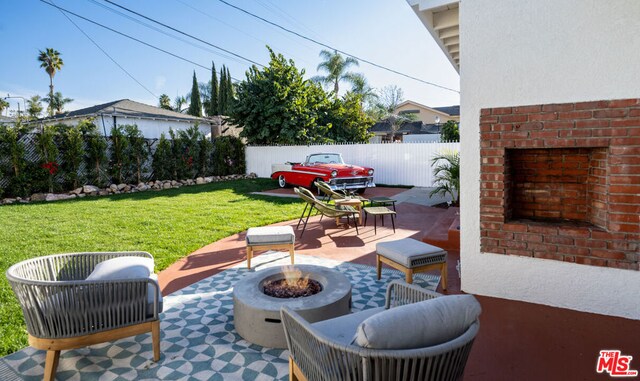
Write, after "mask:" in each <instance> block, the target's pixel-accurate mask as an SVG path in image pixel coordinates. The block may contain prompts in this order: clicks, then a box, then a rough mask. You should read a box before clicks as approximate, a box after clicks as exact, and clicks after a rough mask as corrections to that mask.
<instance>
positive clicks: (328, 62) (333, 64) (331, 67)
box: [313, 49, 359, 98]
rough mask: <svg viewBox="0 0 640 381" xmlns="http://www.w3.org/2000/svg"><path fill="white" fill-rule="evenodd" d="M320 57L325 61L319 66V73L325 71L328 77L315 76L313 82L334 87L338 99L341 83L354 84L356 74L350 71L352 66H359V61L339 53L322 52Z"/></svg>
mask: <svg viewBox="0 0 640 381" xmlns="http://www.w3.org/2000/svg"><path fill="white" fill-rule="evenodd" d="M320 57H321V58H323V59H324V61H323V62H321V63H320V64H318V67H317V70H318V71H325V72H326V73H327V75H326V76H321V75H318V76H315V77H313V80H314V81H316V82H320V83H322V84H323V85H333V93H334V94H333V95H334V96H335V97H336V98H337V97H338V91H339V90H340V86H339V83H340V81H346V82H349V83H352V84H353V83H354V78H355V77H356V76H357V74H356V73H352V72H350V71H348V69H349V67H350V66H354V65H355V66H358V65H359V64H358V60H357V59H355V58H352V57H347V58H344V57H343V56H342V55H341V54H340V53H338V52H337V51H335V50H334V51H333V52H331V51H329V50H324V49H323V50H322V51H320Z"/></svg>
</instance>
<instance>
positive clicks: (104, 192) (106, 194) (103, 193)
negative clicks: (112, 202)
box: [98, 189, 111, 196]
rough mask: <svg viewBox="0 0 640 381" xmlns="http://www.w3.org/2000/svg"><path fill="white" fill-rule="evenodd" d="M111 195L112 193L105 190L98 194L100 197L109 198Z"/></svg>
mask: <svg viewBox="0 0 640 381" xmlns="http://www.w3.org/2000/svg"><path fill="white" fill-rule="evenodd" d="M110 193H111V192H110V191H108V190H104V189H101V190H99V191H98V194H99V195H100V196H108V195H109V194H110Z"/></svg>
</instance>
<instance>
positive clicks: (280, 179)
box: [278, 175, 287, 188]
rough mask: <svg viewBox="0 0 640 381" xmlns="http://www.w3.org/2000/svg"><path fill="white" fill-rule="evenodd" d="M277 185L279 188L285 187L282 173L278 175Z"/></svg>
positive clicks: (285, 182) (285, 183)
mask: <svg viewBox="0 0 640 381" xmlns="http://www.w3.org/2000/svg"><path fill="white" fill-rule="evenodd" d="M278 186H280V188H286V187H287V180H286V179H285V178H284V175H280V176H278Z"/></svg>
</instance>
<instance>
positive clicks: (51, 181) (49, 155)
mask: <svg viewBox="0 0 640 381" xmlns="http://www.w3.org/2000/svg"><path fill="white" fill-rule="evenodd" d="M55 137H56V127H55V126H43V127H42V130H41V131H40V133H38V134H36V138H35V141H36V151H37V152H38V155H39V156H40V162H39V164H40V168H41V170H40V172H41V173H42V174H44V175H45V176H46V182H47V188H48V190H49V192H53V191H54V188H55V185H56V184H55V176H56V174H57V173H58V169H59V168H58V165H59V163H58V153H59V150H58V146H57V145H56V142H55Z"/></svg>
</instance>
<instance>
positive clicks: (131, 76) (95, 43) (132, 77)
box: [51, 0, 158, 98]
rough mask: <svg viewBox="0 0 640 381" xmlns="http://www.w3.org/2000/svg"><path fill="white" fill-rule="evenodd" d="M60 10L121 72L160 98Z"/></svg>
mask: <svg viewBox="0 0 640 381" xmlns="http://www.w3.org/2000/svg"><path fill="white" fill-rule="evenodd" d="M51 3H52V4H53V5H55V3H54V2H53V0H51ZM58 10H59V11H60V13H62V15H63V16H64V17H66V18H67V20H69V22H70V23H72V24H73V26H75V27H76V28H78V30H79V31H80V33H82V34H84V36H85V37H86V38H88V39H89V41H91V42H92V43H93V45H95V46H96V48H98V49H100V51H101V52H102V53H104V55H105V56H107V57H108V58H109V59H110V60H111V62H113V63H114V64H116V66H118V67H119V68H120V70H122V71H123V72H124V73H125V74H126V75H128V76H129V78H131V79H133V80H134V81H135V82H136V83H137V84H138V85H140V87H142V88H143V89H145V90H146V91H147V92H148V93H149V94H151V95H152V96H153V97H154V98H158V96H157V95H155V94H154V93H153V91H151V90H149V89H148V88H147V87H146V86H145V85H143V84H142V82H140V81H138V80H137V79H136V78H135V77H134V76H133V75H132V74H131V73H129V72H128V71H127V69H125V68H124V67H122V65H120V64H119V63H118V62H117V61H116V60H115V59H114V58H113V57H111V56H110V55H109V53H107V52H106V51H105V50H104V49H102V47H101V46H100V45H99V44H98V43H97V42H95V41H94V40H93V38H91V37H89V35H88V34H87V33H85V31H84V30H82V28H80V26H79V25H78V24H76V23H75V22H73V20H71V18H70V17H69V16H68V15H67V14H66V13H64V12H63V11H62V10H61V9H58Z"/></svg>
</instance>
